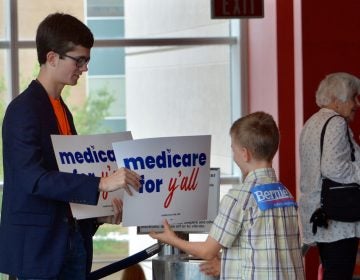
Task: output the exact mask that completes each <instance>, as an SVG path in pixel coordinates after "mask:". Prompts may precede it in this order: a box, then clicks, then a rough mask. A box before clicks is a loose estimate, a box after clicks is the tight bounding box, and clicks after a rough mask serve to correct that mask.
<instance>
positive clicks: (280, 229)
mask: <svg viewBox="0 0 360 280" xmlns="http://www.w3.org/2000/svg"><path fill="white" fill-rule="evenodd" d="M275 182H277V179H276V175H275V171H274V169H272V168H264V169H257V170H255V171H253V172H250V173H249V174H248V175H247V177H246V178H245V180H244V182H243V183H242V184H240V185H239V186H236V187H235V188H233V189H231V190H230V191H229V193H228V194H226V195H225V196H224V198H223V199H222V201H221V204H220V208H219V214H218V215H217V217H216V219H215V221H214V223H213V225H212V227H211V230H210V233H209V235H210V236H211V237H212V238H214V239H215V240H216V241H218V242H219V243H220V244H221V245H222V246H223V247H224V248H223V252H222V257H221V275H220V279H243V280H250V279H259V280H269V279H272V280H275V279H288V280H298V279H300V280H302V279H304V268H303V262H302V256H301V246H300V235H299V226H298V219H297V210H296V208H295V207H294V206H290V207H281V208H272V209H268V210H266V211H261V210H260V209H259V208H258V205H257V202H256V200H255V198H254V197H253V195H252V194H251V192H250V189H251V187H252V186H257V185H263V184H268V183H275Z"/></svg>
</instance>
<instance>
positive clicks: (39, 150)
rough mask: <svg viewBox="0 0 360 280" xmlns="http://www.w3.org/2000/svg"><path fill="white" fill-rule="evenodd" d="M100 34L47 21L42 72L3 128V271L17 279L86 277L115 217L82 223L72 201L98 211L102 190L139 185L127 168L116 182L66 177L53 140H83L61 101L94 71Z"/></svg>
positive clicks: (117, 206) (59, 18) (72, 22)
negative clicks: (97, 241)
mask: <svg viewBox="0 0 360 280" xmlns="http://www.w3.org/2000/svg"><path fill="white" fill-rule="evenodd" d="M93 43H94V38H93V34H92V33H91V31H90V29H89V28H88V27H87V26H85V25H84V24H83V23H82V22H81V21H79V20H78V19H76V18H75V17H73V16H71V15H68V14H61V13H55V14H51V15H49V16H47V17H46V18H45V19H44V20H43V21H42V22H41V23H40V25H39V27H38V29H37V33H36V47H37V53H38V61H39V64H40V72H39V75H38V76H37V79H36V80H33V81H32V82H31V83H30V84H29V86H28V88H27V89H25V91H24V92H23V93H21V94H20V95H18V96H17V97H16V98H15V99H14V100H13V101H12V102H11V103H10V104H9V106H8V108H7V110H6V113H5V117H4V121H3V127H2V133H3V134H2V136H3V155H4V158H3V161H4V193H3V204H2V212H1V224H0V248H1V254H0V271H1V272H4V273H7V274H10V275H14V276H17V277H18V279H32V280H33V279H69V280H74V279H76V280H80V279H86V274H87V273H89V272H90V269H91V263H92V236H93V235H94V234H95V231H96V229H97V227H98V226H99V225H100V224H101V223H103V222H108V223H116V224H118V223H120V221H121V207H122V204H121V201H120V200H118V199H115V200H114V201H113V207H114V215H113V216H109V217H101V218H98V219H95V218H93V219H84V220H80V221H77V220H76V219H74V218H73V217H72V214H71V210H70V206H69V202H77V203H79V202H80V203H84V204H90V205H96V204H97V202H98V197H99V191H114V190H116V189H119V188H124V189H125V190H126V191H127V192H130V193H131V189H130V188H129V186H132V187H133V189H134V190H136V191H137V190H138V189H139V187H140V176H139V175H138V174H136V173H135V172H133V171H131V170H128V169H125V168H121V169H119V170H117V171H116V172H115V173H113V174H112V175H110V176H109V177H104V178H99V177H92V176H86V175H82V174H72V173H63V172H59V170H58V167H57V163H56V159H55V154H54V151H53V148H52V143H51V138H50V135H51V134H64V135H69V134H76V129H75V126H74V122H73V118H72V115H71V113H70V111H69V109H68V107H67V106H66V105H65V103H64V101H63V100H62V98H61V92H62V90H63V88H64V86H65V85H70V86H74V85H76V84H77V81H78V79H79V78H80V76H81V74H82V73H83V72H86V71H87V70H88V68H87V64H88V62H89V60H90V49H91V48H92V46H93Z"/></svg>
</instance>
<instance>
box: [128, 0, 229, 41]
mask: <svg viewBox="0 0 360 280" xmlns="http://www.w3.org/2000/svg"><path fill="white" fill-rule="evenodd" d="M124 3H125V4H124V7H125V26H126V31H125V34H126V37H144V38H152V37H163V38H164V37H165V38H167V37H212V36H229V21H228V20H212V19H211V9H210V3H211V1H209V0H196V1H194V0H180V1H169V0H151V1H149V0H125V1H124Z"/></svg>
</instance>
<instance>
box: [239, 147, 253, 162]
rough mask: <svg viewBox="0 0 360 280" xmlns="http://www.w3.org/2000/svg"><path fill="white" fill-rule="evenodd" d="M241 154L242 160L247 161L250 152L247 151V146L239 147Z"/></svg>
mask: <svg viewBox="0 0 360 280" xmlns="http://www.w3.org/2000/svg"><path fill="white" fill-rule="evenodd" d="M241 156H242V158H243V160H244V161H245V162H249V161H250V159H251V153H250V151H249V150H248V149H247V148H245V147H241Z"/></svg>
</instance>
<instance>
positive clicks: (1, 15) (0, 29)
mask: <svg viewBox="0 0 360 280" xmlns="http://www.w3.org/2000/svg"><path fill="white" fill-rule="evenodd" d="M7 17H8V11H7V7H6V5H5V0H0V41H1V40H4V39H5V38H7V37H8V36H7V34H5V26H6V20H7Z"/></svg>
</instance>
